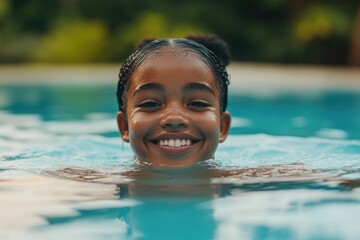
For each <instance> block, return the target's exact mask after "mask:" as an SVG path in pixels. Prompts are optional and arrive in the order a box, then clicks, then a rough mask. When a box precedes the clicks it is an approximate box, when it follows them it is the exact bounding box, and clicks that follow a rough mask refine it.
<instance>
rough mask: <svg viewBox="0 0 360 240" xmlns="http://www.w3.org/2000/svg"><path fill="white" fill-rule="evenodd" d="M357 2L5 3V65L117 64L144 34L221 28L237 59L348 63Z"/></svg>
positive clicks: (1, 11) (0, 48)
mask: <svg viewBox="0 0 360 240" xmlns="http://www.w3.org/2000/svg"><path fill="white" fill-rule="evenodd" d="M359 7H360V5H359V0H347V1H338V0H303V1H298V0H267V1H262V0H251V1H245V0H240V1H239V0H237V1H236V0H222V1H216V0H197V1H194V0H183V1H175V0H153V1H148V0H137V1H133V0H104V1H97V0H53V1H51V2H50V1H47V0H0V62H2V63H22V62H55V63H85V62H114V61H116V62H118V61H123V60H124V59H125V58H126V57H127V56H128V55H129V54H130V53H131V52H132V51H133V47H134V45H135V44H136V43H137V42H139V41H140V40H142V39H144V38H166V37H183V36H185V35H186V34H188V33H200V34H201V33H216V34H218V35H219V36H221V37H222V38H224V39H225V40H226V41H227V42H228V44H229V47H230V51H231V54H232V57H233V59H234V60H237V61H256V62H259V61H261V62H278V63H310V64H311V63H315V64H346V62H347V56H348V53H349V51H350V50H349V43H350V41H351V39H350V38H351V33H352V31H353V29H354V27H355V25H354V19H355V15H356V11H357V9H358V8H359Z"/></svg>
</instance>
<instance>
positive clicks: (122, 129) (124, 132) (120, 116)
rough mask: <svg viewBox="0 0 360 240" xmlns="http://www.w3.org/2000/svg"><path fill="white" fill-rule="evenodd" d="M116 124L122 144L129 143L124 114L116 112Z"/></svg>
mask: <svg viewBox="0 0 360 240" xmlns="http://www.w3.org/2000/svg"><path fill="white" fill-rule="evenodd" d="M116 118H117V124H118V127H119V131H120V134H121V138H122V140H123V141H124V142H127V143H128V142H129V125H128V121H127V117H126V113H124V112H118V114H117V117H116Z"/></svg>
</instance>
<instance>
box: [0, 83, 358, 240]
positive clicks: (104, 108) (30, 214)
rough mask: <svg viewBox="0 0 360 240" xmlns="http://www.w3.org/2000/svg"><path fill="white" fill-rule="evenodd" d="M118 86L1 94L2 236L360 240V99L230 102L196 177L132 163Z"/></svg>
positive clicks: (354, 95)
mask: <svg viewBox="0 0 360 240" xmlns="http://www.w3.org/2000/svg"><path fill="white" fill-rule="evenodd" d="M116 111H117V106H116V103H115V96H114V86H110V85H105V84H104V85H90V86H87V85H82V84H78V85H72V86H68V85H60V84H59V85H53V86H45V85H38V86H36V85H28V86H14V85H13V86H11V85H8V86H5V85H2V86H1V87H0V152H1V153H0V209H1V212H2V214H1V216H0V239H221V240H222V239H359V238H360V228H359V227H358V226H359V220H358V219H359V216H360V204H359V203H360V191H359V189H360V188H359V187H360V167H359V166H360V92H358V91H342V92H340V91H330V90H327V91H325V90H324V91H321V92H313V93H291V94H290V93H279V94H277V95H273V96H271V97H269V96H261V95H260V96H257V95H253V94H248V95H246V94H242V95H239V96H231V97H230V104H229V111H230V112H231V113H232V116H233V122H232V128H231V132H230V137H229V138H228V139H227V141H226V142H225V143H223V144H221V145H220V147H219V149H218V151H217V155H216V159H214V160H209V161H206V162H204V163H201V164H199V165H198V166H195V167H194V168H192V169H189V170H186V171H176V172H159V171H155V172H154V171H150V170H148V169H147V168H145V167H143V166H141V165H139V164H137V163H136V162H134V161H133V160H132V152H131V149H130V148H129V146H128V145H127V144H124V143H122V142H121V140H120V138H119V134H118V131H117V126H116V123H115V114H116Z"/></svg>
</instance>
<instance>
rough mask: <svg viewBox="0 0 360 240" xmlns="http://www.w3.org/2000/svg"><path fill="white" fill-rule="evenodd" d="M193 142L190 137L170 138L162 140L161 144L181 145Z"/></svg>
mask: <svg viewBox="0 0 360 240" xmlns="http://www.w3.org/2000/svg"><path fill="white" fill-rule="evenodd" d="M190 144H191V140H190V139H169V140H160V141H159V145H160V146H169V147H181V146H188V145H190Z"/></svg>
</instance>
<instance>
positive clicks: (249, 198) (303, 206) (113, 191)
mask: <svg viewBox="0 0 360 240" xmlns="http://www.w3.org/2000/svg"><path fill="white" fill-rule="evenodd" d="M0 176H1V180H0V196H1V198H0V199H1V200H0V203H1V206H2V213H3V214H2V215H1V217H0V222H1V225H0V226H1V227H0V229H1V234H0V237H1V239H64V237H67V238H69V239H264V238H270V239H329V238H334V237H335V239H356V238H357V237H358V236H360V230H359V228H358V224H357V218H358V214H360V204H359V203H360V191H359V189H358V187H359V186H360V185H359V184H358V182H357V184H356V183H355V184H353V183H351V181H344V180H343V179H342V180H339V179H338V180H331V181H330V180H328V181H325V180H324V179H321V178H320V179H317V180H306V179H303V180H296V179H291V181H287V178H284V179H283V181H278V182H271V180H270V179H268V180H267V181H264V182H255V183H246V182H243V183H240V181H238V182H235V183H230V182H228V183H213V182H212V181H211V178H205V177H204V176H203V173H199V175H198V174H197V173H196V172H190V173H189V175H188V174H187V173H182V174H181V175H177V174H175V175H174V174H160V175H159V174H154V173H148V174H146V173H145V176H144V177H142V178H140V179H128V181H125V182H124V183H118V184H97V183H93V182H91V183H88V182H87V181H86V180H82V181H81V182H79V181H70V180H66V179H58V178H48V177H44V176H38V175H31V174H28V173H24V172H18V171H3V172H1V174H0ZM68 176H69V175H68ZM4 206H6V208H4Z"/></svg>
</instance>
